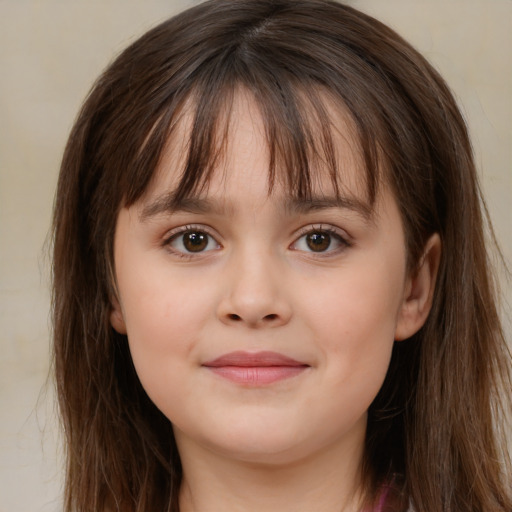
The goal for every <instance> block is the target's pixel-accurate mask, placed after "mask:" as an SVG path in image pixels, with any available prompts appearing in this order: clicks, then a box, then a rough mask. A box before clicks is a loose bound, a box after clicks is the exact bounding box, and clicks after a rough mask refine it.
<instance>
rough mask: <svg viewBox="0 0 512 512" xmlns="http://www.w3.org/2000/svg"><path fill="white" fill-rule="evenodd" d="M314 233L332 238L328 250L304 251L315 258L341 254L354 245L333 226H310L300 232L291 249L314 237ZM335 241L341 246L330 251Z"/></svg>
mask: <svg viewBox="0 0 512 512" xmlns="http://www.w3.org/2000/svg"><path fill="white" fill-rule="evenodd" d="M314 233H320V234H325V235H328V236H329V237H330V241H329V245H328V247H327V249H328V250H325V251H318V252H316V251H313V250H310V251H304V252H306V253H308V254H312V255H314V256H315V257H319V258H327V257H329V256H333V255H336V254H339V253H340V252H342V251H343V250H344V249H346V248H348V247H351V245H352V244H351V242H350V241H349V239H348V235H346V234H342V233H340V230H338V229H336V228H334V227H332V226H324V225H323V224H317V225H309V226H306V227H304V228H302V229H301V230H300V231H299V233H298V236H297V238H296V239H295V241H294V242H293V243H292V244H291V246H290V247H292V246H294V245H297V244H298V243H299V242H300V241H301V240H302V239H303V238H304V237H306V236H308V235H312V234H314ZM333 239H334V240H336V242H337V243H338V244H339V246H338V247H336V248H335V249H330V247H331V244H332V240H333ZM295 250H300V249H295Z"/></svg>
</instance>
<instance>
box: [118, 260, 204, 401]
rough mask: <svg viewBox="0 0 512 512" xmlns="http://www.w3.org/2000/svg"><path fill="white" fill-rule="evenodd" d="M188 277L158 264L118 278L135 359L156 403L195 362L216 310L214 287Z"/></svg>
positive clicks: (131, 349)
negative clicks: (141, 272) (141, 273)
mask: <svg viewBox="0 0 512 512" xmlns="http://www.w3.org/2000/svg"><path fill="white" fill-rule="evenodd" d="M185 281H186V280H184V279H183V278H180V277H177V276H170V275H167V274H166V273H165V272H159V271H156V269H155V270H153V271H146V272H145V273H144V276H140V277H139V278H137V276H132V278H130V279H128V280H125V281H124V283H120V294H121V297H123V298H124V301H123V313H124V317H125V321H126V328H127V333H128V343H129V346H130V352H131V355H132V359H133V362H134V365H135V368H136V370H137V374H138V375H139V378H140V380H141V382H142V385H143V386H144V388H145V389H146V391H147V392H148V394H149V395H150V397H151V398H152V399H153V400H154V401H155V402H157V403H159V402H161V400H162V399H165V400H167V399H168V398H170V396H167V395H168V393H171V395H172V390H171V389H168V388H167V386H169V388H172V386H173V383H177V384H179V379H180V375H181V374H182V373H183V372H185V371H186V364H189V363H190V362H192V361H194V351H195V349H196V347H197V342H198V339H199V334H200V332H201V331H202V329H203V326H204V325H205V324H206V323H207V322H208V320H209V317H210V316H211V314H212V313H211V312H212V309H213V308H212V302H213V300H214V299H213V297H212V291H211V290H212V288H211V287H206V286H193V285H192V283H190V282H189V281H187V282H185ZM171 283H172V284H171ZM196 284H197V283H196ZM164 383H165V385H163V384H164Z"/></svg>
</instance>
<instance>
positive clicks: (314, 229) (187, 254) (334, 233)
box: [162, 224, 352, 259]
mask: <svg viewBox="0 0 512 512" xmlns="http://www.w3.org/2000/svg"><path fill="white" fill-rule="evenodd" d="M187 233H191V234H203V235H206V237H207V238H208V239H207V241H206V244H207V245H206V247H208V246H209V245H210V243H211V242H212V241H213V242H214V243H215V244H216V247H214V248H213V249H216V248H220V247H221V245H220V243H219V242H218V241H217V239H216V236H214V235H213V234H212V233H211V231H210V230H209V229H208V227H206V226H197V225H187V226H182V227H180V228H177V229H175V230H173V231H171V232H170V233H169V234H168V235H167V236H166V237H165V239H164V240H163V243H162V245H163V246H164V247H166V248H167V249H168V250H169V251H170V252H171V253H172V254H173V255H175V256H177V257H179V258H185V259H192V258H194V257H197V256H201V255H203V256H204V255H205V253H208V252H211V251H212V250H213V249H208V250H204V249H201V250H198V251H197V252H194V251H187V250H186V249H185V250H180V249H177V248H175V247H173V246H172V243H173V242H174V241H176V240H179V238H180V237H183V236H185V235H186V234H187ZM313 234H322V235H327V236H328V237H329V243H328V246H327V248H326V250H321V251H314V250H309V251H308V250H303V252H305V253H308V254H313V255H315V256H316V257H320V258H321V257H324V258H325V257H329V256H332V255H334V254H338V253H340V252H341V251H343V250H344V249H346V248H347V247H350V246H351V245H352V244H351V243H350V242H349V240H348V239H347V238H348V237H347V236H346V235H345V236H344V235H342V234H341V233H340V232H339V230H337V229H336V228H333V227H331V226H324V225H322V224H318V225H308V226H306V227H304V228H302V229H301V230H300V231H299V233H298V234H297V236H296V238H295V240H294V242H293V243H292V244H291V245H290V249H291V250H296V251H300V250H301V249H297V248H296V247H294V246H297V245H298V244H299V242H300V241H301V240H302V239H303V238H305V237H306V236H308V235H313ZM333 239H334V240H335V241H336V242H337V243H338V244H339V245H338V247H336V248H334V249H330V247H331V245H332V240H333ZM182 243H183V242H182ZM306 243H307V242H306Z"/></svg>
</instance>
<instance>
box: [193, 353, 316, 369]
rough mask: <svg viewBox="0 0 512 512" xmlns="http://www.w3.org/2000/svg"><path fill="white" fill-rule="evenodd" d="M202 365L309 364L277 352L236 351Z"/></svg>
mask: <svg viewBox="0 0 512 512" xmlns="http://www.w3.org/2000/svg"><path fill="white" fill-rule="evenodd" d="M203 366H207V367H211V368H219V367H222V366H240V367H247V368H251V367H258V366H261V367H268V366H309V365H308V364H306V363H303V362H301V361H297V360H296V359H292V358H291V357H288V356H285V355H283V354H280V353H278V352H271V351H262V352H244V351H236V352H229V353H228V354H224V355H222V356H220V357H217V358H216V359H212V360H211V361H207V362H206V363H203Z"/></svg>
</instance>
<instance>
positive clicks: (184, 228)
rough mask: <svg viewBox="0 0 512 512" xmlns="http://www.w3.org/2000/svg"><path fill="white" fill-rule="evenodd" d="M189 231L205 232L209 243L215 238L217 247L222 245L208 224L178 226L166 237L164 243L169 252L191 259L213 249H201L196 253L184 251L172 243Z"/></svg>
mask: <svg viewBox="0 0 512 512" xmlns="http://www.w3.org/2000/svg"><path fill="white" fill-rule="evenodd" d="M187 233H196V234H198V233H200V234H204V235H206V236H207V237H208V241H207V244H208V245H209V244H210V243H211V241H212V240H213V241H214V242H215V244H216V246H217V248H218V247H220V244H219V242H217V239H216V237H215V236H214V235H213V234H212V233H211V232H210V230H209V229H208V228H207V227H206V226H196V225H187V226H182V227H179V228H177V229H175V230H172V231H171V232H170V233H169V234H168V235H167V236H166V237H165V239H164V241H163V243H162V245H163V246H164V247H166V248H167V249H168V250H169V252H171V253H172V254H173V255H174V256H177V257H179V258H184V259H191V258H194V257H197V256H200V255H204V254H205V253H208V252H210V251H211V249H209V250H207V251H204V250H201V251H197V252H196V253H194V252H193V251H188V252H187V251H182V250H179V249H176V248H174V247H173V246H172V243H173V242H174V241H175V240H178V239H179V238H180V237H183V236H185V235H186V234H187ZM208 245H207V246H208Z"/></svg>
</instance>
